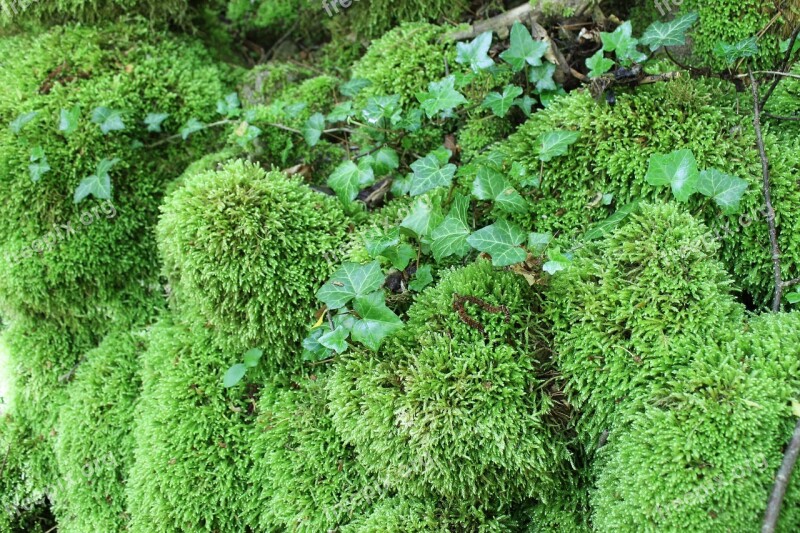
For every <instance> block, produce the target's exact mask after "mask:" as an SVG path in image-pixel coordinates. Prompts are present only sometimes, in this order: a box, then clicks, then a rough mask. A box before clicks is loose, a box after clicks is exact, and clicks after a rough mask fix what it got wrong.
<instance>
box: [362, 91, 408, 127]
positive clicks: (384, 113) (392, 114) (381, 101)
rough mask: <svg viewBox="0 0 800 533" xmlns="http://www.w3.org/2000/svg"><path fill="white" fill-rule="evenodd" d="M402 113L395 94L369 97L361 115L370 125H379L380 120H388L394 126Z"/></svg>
mask: <svg viewBox="0 0 800 533" xmlns="http://www.w3.org/2000/svg"><path fill="white" fill-rule="evenodd" d="M402 111H403V110H402V108H401V107H400V97H399V96H398V95H396V94H395V95H392V96H372V97H370V98H369V100H367V105H366V106H365V107H364V109H363V110H362V111H361V114H362V115H363V117H364V119H365V120H366V121H367V122H369V123H370V124H372V125H376V124H379V123H380V122H381V121H382V120H388V121H389V122H390V123H391V124H396V123H397V122H398V121H400V119H401V115H402Z"/></svg>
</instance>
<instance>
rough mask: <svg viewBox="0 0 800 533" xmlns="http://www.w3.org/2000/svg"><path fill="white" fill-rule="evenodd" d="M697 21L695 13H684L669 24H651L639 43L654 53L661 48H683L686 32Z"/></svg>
mask: <svg viewBox="0 0 800 533" xmlns="http://www.w3.org/2000/svg"><path fill="white" fill-rule="evenodd" d="M697 19H698V15H697V13H694V12H692V13H686V14H685V15H681V16H680V17H675V18H674V19H672V20H670V21H669V22H653V23H652V24H651V25H650V26H649V27H648V28H647V29H646V30H645V31H644V35H642V39H641V43H642V44H643V45H645V46H649V47H650V50H651V51H656V50H658V49H659V48H661V47H662V46H683V45H685V44H686V31H687V30H688V29H689V28H691V26H692V24H694V23H695V22H696V21H697Z"/></svg>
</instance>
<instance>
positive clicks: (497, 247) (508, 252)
mask: <svg viewBox="0 0 800 533" xmlns="http://www.w3.org/2000/svg"><path fill="white" fill-rule="evenodd" d="M467 242H468V243H469V245H470V246H472V247H473V248H475V249H476V250H478V251H479V252H484V253H487V254H489V255H490V256H491V257H492V264H493V265H494V266H496V267H504V266H510V265H514V264H517V263H521V262H522V261H525V259H526V258H527V257H528V252H527V251H526V250H525V249H524V248H522V247H520V245H521V244H522V243H523V242H525V232H524V231H522V230H521V229H520V228H519V226H517V225H516V224H512V223H511V222H508V221H507V220H503V219H500V220H498V221H497V222H495V223H494V224H492V225H491V226H487V227H485V228H482V229H479V230H478V231H476V232H475V233H473V234H472V235H470V236H469V237H467Z"/></svg>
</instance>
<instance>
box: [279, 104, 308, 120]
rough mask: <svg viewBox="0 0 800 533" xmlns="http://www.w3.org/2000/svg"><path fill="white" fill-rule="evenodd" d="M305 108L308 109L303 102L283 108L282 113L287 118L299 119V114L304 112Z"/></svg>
mask: <svg viewBox="0 0 800 533" xmlns="http://www.w3.org/2000/svg"><path fill="white" fill-rule="evenodd" d="M306 107H308V105H306V103H305V102H296V103H294V104H287V105H286V106H284V108H283V112H284V113H286V116H287V117H289V118H292V119H294V118H297V117H299V116H300V113H302V112H303V111H305V109H306Z"/></svg>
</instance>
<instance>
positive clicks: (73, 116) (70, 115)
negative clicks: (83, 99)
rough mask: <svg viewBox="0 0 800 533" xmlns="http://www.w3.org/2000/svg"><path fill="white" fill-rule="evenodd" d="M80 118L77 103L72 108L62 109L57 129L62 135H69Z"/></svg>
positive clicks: (76, 126)
mask: <svg viewBox="0 0 800 533" xmlns="http://www.w3.org/2000/svg"><path fill="white" fill-rule="evenodd" d="M80 118H81V108H80V106H78V105H77V104H76V105H74V106H73V107H72V109H69V110H67V109H62V110H61V115H60V119H59V122H58V131H62V132H64V135H71V134H73V133H74V132H75V130H77V129H78V121H79V120H80Z"/></svg>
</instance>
